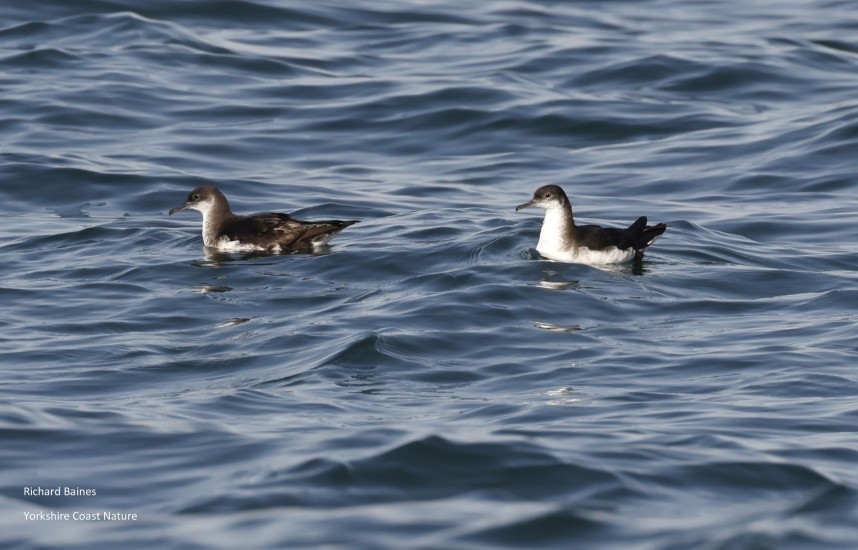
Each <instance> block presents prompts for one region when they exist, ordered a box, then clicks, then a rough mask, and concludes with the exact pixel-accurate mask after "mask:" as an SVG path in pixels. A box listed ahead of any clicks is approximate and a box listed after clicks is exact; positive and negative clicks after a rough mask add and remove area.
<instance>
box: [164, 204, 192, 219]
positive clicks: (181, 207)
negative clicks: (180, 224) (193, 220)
mask: <svg viewBox="0 0 858 550" xmlns="http://www.w3.org/2000/svg"><path fill="white" fill-rule="evenodd" d="M190 205H191V203H189V202H186V203H185V204H183V205H181V206H177V207H175V208H171V209H170V212H169V213H168V215H170V216H172V215H173V214H175V213H176V212H181V211H182V210H184V209H186V208H187V207H189V206H190Z"/></svg>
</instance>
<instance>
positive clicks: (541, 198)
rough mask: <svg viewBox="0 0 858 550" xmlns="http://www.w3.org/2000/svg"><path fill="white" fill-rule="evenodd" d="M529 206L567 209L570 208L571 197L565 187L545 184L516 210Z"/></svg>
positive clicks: (546, 208)
mask: <svg viewBox="0 0 858 550" xmlns="http://www.w3.org/2000/svg"><path fill="white" fill-rule="evenodd" d="M529 206H538V207H539V208H544V209H545V210H565V209H568V208H570V206H569V198H568V197H567V196H566V193H565V192H564V191H563V189H561V188H560V187H559V186H557V185H543V186H542V187H540V188H539V189H537V190H536V191H534V192H533V198H532V199H530V200H529V201H527V202H526V203H524V204H519V205H518V206H516V207H515V211H516V212H518V211H519V210H521V209H522V208H527V207H529Z"/></svg>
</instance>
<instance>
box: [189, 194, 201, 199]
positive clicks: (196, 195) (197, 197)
mask: <svg viewBox="0 0 858 550" xmlns="http://www.w3.org/2000/svg"><path fill="white" fill-rule="evenodd" d="M191 200H195V201H198V200H200V194H199V193H194V194H193V195H191Z"/></svg>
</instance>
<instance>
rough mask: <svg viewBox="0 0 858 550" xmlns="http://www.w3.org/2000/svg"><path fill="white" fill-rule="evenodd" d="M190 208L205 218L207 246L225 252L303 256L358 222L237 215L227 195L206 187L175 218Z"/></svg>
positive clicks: (270, 214) (193, 194) (267, 214)
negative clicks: (297, 253)
mask: <svg viewBox="0 0 858 550" xmlns="http://www.w3.org/2000/svg"><path fill="white" fill-rule="evenodd" d="M187 208H190V209H192V210H198V211H199V212H202V214H203V244H205V245H206V246H208V247H211V248H216V249H218V250H221V251H224V252H249V251H254V250H259V251H267V252H303V251H310V250H313V249H314V248H317V247H321V246H324V245H326V244H327V243H328V241H330V240H331V239H332V238H333V237H334V235H336V234H337V233H339V232H340V231H342V230H343V229H345V228H346V227H348V226H350V225H352V224H355V223H357V220H346V221H340V220H324V221H302V220H297V219H295V218H293V217H292V216H290V215H289V214H281V213H277V212H263V213H261V214H251V215H249V216H239V215H236V214H233V213H232V211H231V210H230V209H229V202H228V201H227V200H226V197H225V196H224V194H223V193H221V192H220V190H218V189H217V188H216V187H212V186H211V185H202V186H200V187H197V188H196V189H194V190H193V191H191V192H190V193H189V194H188V200H186V201H185V203H184V204H182V205H180V206H177V207H176V208H173V209H171V210H170V215H171V216H172V215H173V214H175V213H176V212H180V211H182V210H185V209H187Z"/></svg>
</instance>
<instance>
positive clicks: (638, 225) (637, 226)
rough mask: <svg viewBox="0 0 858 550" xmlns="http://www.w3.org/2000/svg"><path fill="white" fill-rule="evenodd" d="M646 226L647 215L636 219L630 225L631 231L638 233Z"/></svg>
mask: <svg viewBox="0 0 858 550" xmlns="http://www.w3.org/2000/svg"><path fill="white" fill-rule="evenodd" d="M645 227H646V216H641V217H640V218H638V219H636V220H635V223H633V224H631V225H630V226H629V229H628V230H629V231H631V232H633V233H637V232H638V231H643V230H644V228H645Z"/></svg>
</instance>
